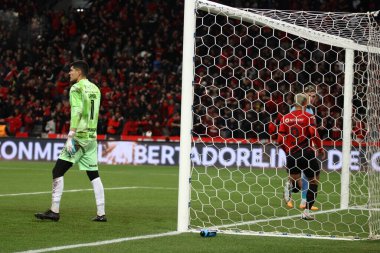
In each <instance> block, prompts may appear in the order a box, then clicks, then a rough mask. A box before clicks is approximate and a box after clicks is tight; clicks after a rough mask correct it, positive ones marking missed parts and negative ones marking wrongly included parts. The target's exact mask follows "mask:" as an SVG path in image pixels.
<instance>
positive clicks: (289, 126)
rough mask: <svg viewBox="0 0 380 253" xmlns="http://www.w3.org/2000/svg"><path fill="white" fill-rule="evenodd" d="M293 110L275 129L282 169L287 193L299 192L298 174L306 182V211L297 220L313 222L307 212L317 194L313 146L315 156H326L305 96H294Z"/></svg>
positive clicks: (317, 177) (317, 172)
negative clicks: (282, 155) (283, 162)
mask: <svg viewBox="0 0 380 253" xmlns="http://www.w3.org/2000/svg"><path fill="white" fill-rule="evenodd" d="M294 100H295V110H294V111H293V112H290V113H288V114H286V115H285V116H284V117H283V118H282V119H281V123H280V127H279V134H278V143H279V145H280V146H281V148H282V149H283V150H284V151H285V153H286V155H287V157H286V169H287V171H288V180H289V183H290V188H291V191H289V196H285V197H288V198H289V199H291V194H290V192H297V191H299V190H300V189H299V185H300V184H299V181H300V180H301V172H303V173H304V174H305V176H306V177H307V179H308V183H309V188H308V190H307V194H306V209H305V210H304V211H303V213H302V216H301V218H303V219H305V220H313V219H314V217H313V216H311V215H310V210H311V209H312V207H313V204H314V202H315V199H316V197H317V192H318V180H319V173H320V167H319V163H318V160H317V158H316V155H315V150H314V148H313V144H314V145H315V146H316V148H317V153H318V154H319V155H322V159H325V156H326V153H325V151H324V149H323V148H322V143H321V140H320V138H319V135H318V132H317V129H316V125H315V117H314V116H313V115H312V114H310V113H308V112H306V111H305V109H306V106H307V104H308V97H307V95H305V94H297V95H296V96H295V99H294Z"/></svg>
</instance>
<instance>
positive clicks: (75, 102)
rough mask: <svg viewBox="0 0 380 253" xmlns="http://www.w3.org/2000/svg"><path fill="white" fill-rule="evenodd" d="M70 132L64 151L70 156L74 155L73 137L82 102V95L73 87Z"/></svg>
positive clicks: (71, 90)
mask: <svg viewBox="0 0 380 253" xmlns="http://www.w3.org/2000/svg"><path fill="white" fill-rule="evenodd" d="M70 108H71V113H70V115H71V116H70V132H69V134H68V136H67V141H66V150H67V152H68V153H69V154H70V155H74V154H75V152H76V149H75V145H74V139H73V138H74V136H75V133H76V131H77V128H78V125H79V121H80V119H81V117H82V110H83V100H82V93H81V92H80V90H79V88H78V87H75V86H73V87H72V88H71V89H70Z"/></svg>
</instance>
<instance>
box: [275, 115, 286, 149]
mask: <svg viewBox="0 0 380 253" xmlns="http://www.w3.org/2000/svg"><path fill="white" fill-rule="evenodd" d="M283 119H284V117H283V118H282V119H281V122H280V126H279V128H278V135H277V143H278V144H279V145H280V148H282V149H283V150H284V151H286V146H285V138H286V134H287V133H288V132H287V126H286V125H285V123H284V122H283Z"/></svg>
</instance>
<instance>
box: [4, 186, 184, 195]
mask: <svg viewBox="0 0 380 253" xmlns="http://www.w3.org/2000/svg"><path fill="white" fill-rule="evenodd" d="M130 189H148V190H177V188H170V187H149V186H125V187H110V188H104V190H130ZM84 191H93V189H92V188H91V189H73V190H66V191H64V192H65V193H66V192H84ZM41 194H51V191H48V192H21V193H7V194H0V197H11V196H28V195H41Z"/></svg>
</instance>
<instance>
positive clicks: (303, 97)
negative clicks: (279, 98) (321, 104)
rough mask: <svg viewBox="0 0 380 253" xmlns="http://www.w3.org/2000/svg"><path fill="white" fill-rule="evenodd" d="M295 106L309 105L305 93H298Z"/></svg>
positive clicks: (295, 97)
mask: <svg viewBox="0 0 380 253" xmlns="http://www.w3.org/2000/svg"><path fill="white" fill-rule="evenodd" d="M294 105H295V106H306V105H307V96H306V95H305V94H303V93H298V94H296V95H295V96H294Z"/></svg>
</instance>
